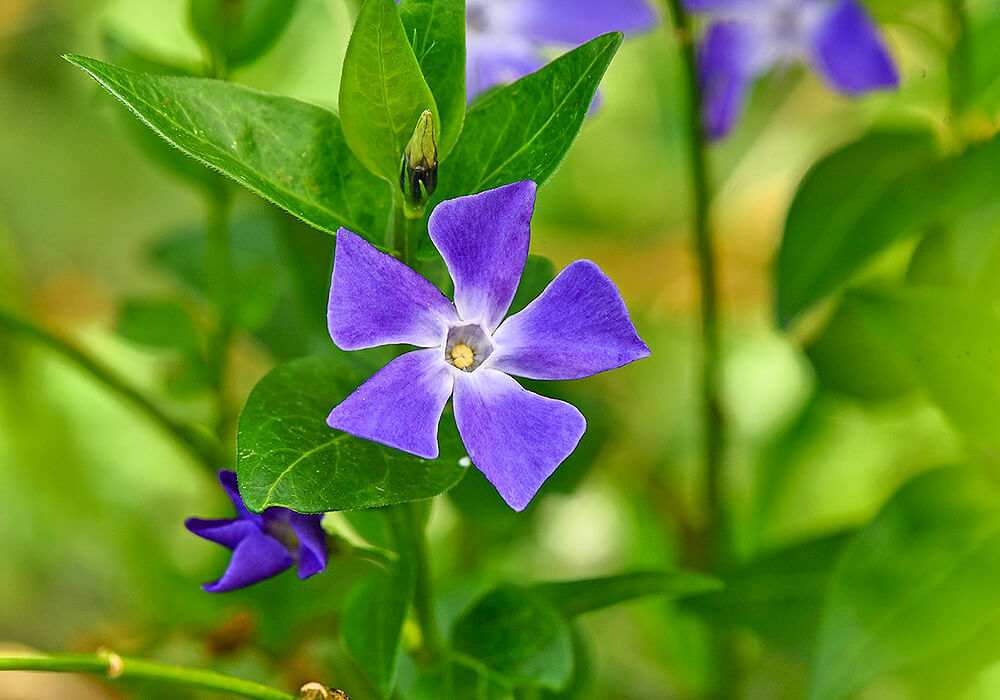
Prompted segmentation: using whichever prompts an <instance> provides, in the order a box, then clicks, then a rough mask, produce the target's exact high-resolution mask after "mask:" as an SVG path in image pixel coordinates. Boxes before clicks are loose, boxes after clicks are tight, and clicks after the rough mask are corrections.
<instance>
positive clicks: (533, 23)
mask: <svg viewBox="0 0 1000 700" xmlns="http://www.w3.org/2000/svg"><path fill="white" fill-rule="evenodd" d="M511 13H512V14H514V15H515V17H516V18H517V24H518V25H519V27H518V28H519V29H520V33H522V34H523V35H525V36H527V37H528V38H530V39H532V40H534V41H537V42H540V43H554V44H573V45H576V44H583V43H585V42H587V41H590V40H591V39H593V38H595V37H597V36H600V35H601V34H606V33H608V32H625V33H632V32H639V31H642V30H645V29H650V28H651V27H652V26H653V25H655V24H656V13H655V12H653V8H652V7H650V6H649V3H648V2H646V0H587V2H580V0H516V2H515V3H514V6H513V7H512V8H511Z"/></svg>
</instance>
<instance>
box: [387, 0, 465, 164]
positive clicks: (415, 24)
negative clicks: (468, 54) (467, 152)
mask: <svg viewBox="0 0 1000 700" xmlns="http://www.w3.org/2000/svg"><path fill="white" fill-rule="evenodd" d="M399 16H400V19H401V20H402V21H403V27H404V28H405V29H406V36H407V37H408V38H409V40H410V43H411V45H412V46H413V53H414V54H415V55H416V57H417V62H418V63H419V64H420V69H421V71H422V72H423V74H424V78H425V79H426V80H427V85H428V87H429V88H430V90H431V92H432V93H433V94H434V101H435V102H436V103H437V108H438V113H439V114H438V116H439V117H440V119H441V139H440V141H439V143H438V153H439V155H438V160H439V161H443V160H444V159H445V158H447V157H448V154H449V153H451V149H452V148H454V146H455V143H456V142H457V141H458V137H459V135H460V134H461V133H462V124H463V123H464V122H465V105H466V99H465V0H402V2H400V3H399Z"/></svg>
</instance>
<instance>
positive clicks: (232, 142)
mask: <svg viewBox="0 0 1000 700" xmlns="http://www.w3.org/2000/svg"><path fill="white" fill-rule="evenodd" d="M66 60H68V61H69V62H70V63H73V64H74V65H77V66H79V67H80V68H82V69H84V70H85V71H87V72H88V73H90V75H91V76H93V77H94V78H95V79H96V80H97V81H98V82H99V83H100V84H101V85H103V86H104V87H105V88H106V89H107V90H108V91H109V92H111V93H112V94H113V95H115V97H117V98H118V99H120V100H121V101H122V102H124V103H125V104H126V105H127V106H128V107H129V108H130V109H132V111H134V112H135V113H136V114H137V115H138V116H139V117H140V118H141V119H142V120H143V121H144V122H146V124H147V125H149V126H150V128H152V129H153V130H154V131H156V132H157V133H158V134H160V135H161V136H162V137H163V138H165V139H166V140H167V141H169V142H170V143H172V144H173V145H175V146H176V147H177V148H179V149H181V150H182V151H184V152H185V153H187V154H188V155H190V156H191V157H193V158H196V159H197V160H199V161H201V162H202V163H205V164H206V165H210V166H212V167H214V168H218V169H219V170H221V171H222V172H223V173H225V174H226V175H229V176H230V177H231V178H233V179H234V180H236V181H237V182H239V183H240V184H242V185H244V186H246V187H248V188H250V189H251V190H253V191H254V192H256V193H257V194H259V195H261V196H262V197H264V198H266V199H269V200H270V201H272V202H274V203H275V204H277V205H278V206H280V207H282V208H284V209H286V210H288V211H289V212H291V213H292V214H294V215H295V216H297V217H299V218H300V219H302V220H303V221H305V222H306V223H309V224H311V225H313V226H315V227H316V228H319V229H321V230H324V231H327V232H329V233H335V232H336V230H337V229H338V228H339V227H341V226H344V227H346V228H349V229H351V230H352V231H354V232H356V233H358V234H360V235H364V236H367V237H368V238H369V240H381V238H382V237H383V234H384V231H385V229H386V227H387V226H388V221H389V210H390V207H391V199H390V196H389V195H390V192H389V189H388V188H387V187H386V186H385V184H384V183H383V182H381V181H379V180H378V179H377V178H374V177H373V176H372V175H371V174H370V173H369V172H368V171H367V170H366V169H365V168H364V166H363V165H362V164H361V163H360V162H359V161H358V160H357V159H356V158H355V157H354V155H353V154H352V153H351V151H350V149H349V148H348V147H347V144H346V143H345V141H344V136H343V133H342V132H341V130H340V120H339V119H338V118H337V115H335V114H333V113H332V112H328V111H327V110H325V109H322V108H320V107H316V106H313V105H310V104H307V103H305V102H300V101H298V100H293V99H291V98H288V97H278V96H275V95H268V94H265V93H262V92H258V91H256V90H251V89H250V88H246V87H242V86H240V85H234V84H232V83H223V82H219V81H216V80H205V79H201V78H182V77H172V76H155V75H147V74H142V73H133V72H132V71H128V70H124V69H121V68H117V67H115V66H112V65H109V64H107V63H102V62H101V61H97V60H95V59H92V58H86V57H83V56H71V55H68V56H66Z"/></svg>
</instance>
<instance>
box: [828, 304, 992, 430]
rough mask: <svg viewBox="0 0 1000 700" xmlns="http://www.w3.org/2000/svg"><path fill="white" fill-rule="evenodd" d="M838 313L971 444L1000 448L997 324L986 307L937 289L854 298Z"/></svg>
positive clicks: (989, 309) (987, 306) (988, 307)
mask: <svg viewBox="0 0 1000 700" xmlns="http://www.w3.org/2000/svg"><path fill="white" fill-rule="evenodd" d="M843 305H844V306H845V307H846V309H847V311H848V313H851V314H855V315H858V316H860V317H863V318H864V319H866V321H867V323H868V327H869V328H871V329H872V331H873V332H874V333H878V334H879V335H880V336H881V337H882V342H883V343H885V344H886V345H887V346H888V348H889V350H890V352H891V353H892V355H893V356H894V357H899V358H904V359H905V361H906V362H907V364H908V366H909V371H910V372H911V373H912V375H913V376H914V377H915V378H916V380H917V382H918V384H919V385H920V386H921V387H922V388H923V389H924V390H925V391H926V392H927V394H928V395H929V396H930V398H931V399H933V400H934V401H935V402H936V403H937V404H938V405H939V406H940V407H941V409H942V410H943V411H944V412H945V414H946V415H947V416H948V418H949V419H950V420H951V422H952V423H953V424H954V425H955V426H956V427H957V428H959V429H960V430H961V431H962V432H963V433H964V434H965V435H966V437H967V438H968V439H969V440H970V441H971V442H972V443H973V444H975V445H977V446H980V447H984V448H989V449H992V448H994V447H996V446H998V445H1000V433H998V431H997V425H1000V318H998V317H997V314H996V312H995V311H994V310H993V309H992V308H991V307H990V306H989V305H987V304H984V303H982V302H981V301H980V300H979V299H976V298H974V297H972V296H969V295H966V294H963V293H960V292H955V291H951V290H947V289H942V288H938V287H923V288H902V289H870V290H855V291H852V292H850V293H848V294H847V295H845V297H844V300H843ZM878 361H881V360H878Z"/></svg>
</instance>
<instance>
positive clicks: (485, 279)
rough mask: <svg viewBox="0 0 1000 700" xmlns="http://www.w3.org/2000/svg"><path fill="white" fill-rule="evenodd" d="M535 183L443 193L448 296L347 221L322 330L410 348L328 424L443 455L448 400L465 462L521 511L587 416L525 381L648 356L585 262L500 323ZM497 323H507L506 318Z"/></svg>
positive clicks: (570, 375) (438, 236) (367, 344)
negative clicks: (441, 432)
mask: <svg viewBox="0 0 1000 700" xmlns="http://www.w3.org/2000/svg"><path fill="white" fill-rule="evenodd" d="M534 203H535V183H533V182H531V181H524V182H519V183H515V184H513V185H507V186H506V187H500V188H498V189H495V190H490V191H488V192H483V193H482V194H477V195H472V196H470V197H462V198H459V199H453V200H450V201H446V202H442V203H441V204H439V205H438V207H437V208H436V209H435V210H434V212H433V213H432V214H431V217H430V221H429V223H428V229H429V230H430V237H431V241H432V242H433V243H434V245H435V246H436V247H437V249H438V251H439V252H440V253H441V256H442V257H443V258H444V262H445V264H446V265H447V267H448V272H449V273H450V274H451V278H452V280H454V282H455V302H454V303H452V302H451V301H449V300H448V298H447V297H445V296H444V295H443V294H442V293H441V292H440V291H438V289H437V288H436V287H435V286H434V285H432V284H431V283H430V282H428V281H427V280H425V279H424V278H423V277H421V276H420V275H418V274H417V273H416V272H414V271H413V270H411V269H410V268H409V267H407V266H406V265H404V264H403V263H401V262H399V261H398V260H396V259H395V258H393V257H391V256H389V255H385V254H384V253H380V252H379V251H377V250H375V248H373V247H372V246H371V245H369V244H368V243H366V242H365V241H363V240H362V239H361V238H359V237H358V236H356V235H354V234H353V233H351V232H350V231H347V230H345V229H340V231H339V232H338V233H337V249H336V254H335V256H334V264H333V281H332V284H331V289H330V306H329V315H328V321H329V327H330V336H331V337H332V338H333V342H334V343H336V344H337V346H338V347H340V348H342V349H344V350H361V349H363V348H371V347H376V346H379V345H388V344H396V343H404V344H407V345H415V346H417V347H419V348H425V349H420V350H414V351H411V352H407V353H406V354H404V355H401V356H400V357H398V358H396V359H395V360H393V361H392V362H390V363H389V364H388V365H386V366H385V367H383V368H382V369H381V370H379V371H378V372H377V373H376V374H375V375H374V376H373V377H371V379H369V380H368V381H367V382H365V383H364V384H363V385H362V386H361V387H360V388H358V389H357V390H356V391H355V392H354V393H353V394H351V395H350V396H349V397H347V399H345V400H344V401H343V403H341V404H340V405H339V406H337V407H336V408H334V409H333V412H332V413H331V414H330V417H329V419H328V423H329V424H330V426H331V427H333V428H336V429H338V430H343V431H345V432H347V433H350V434H352V435H355V436H358V437H361V438H365V439H368V440H374V441H376V442H380V443H382V444H384V445H388V446H390V447H394V448H396V449H399V450H404V451H406V452H410V453H412V454H415V455H417V456H419V457H424V458H426V459H434V458H436V457H437V456H438V439H437V435H438V424H439V422H440V420H441V414H442V412H443V411H444V408H445V404H446V403H447V402H448V399H449V397H452V396H454V402H453V406H454V411H455V421H456V422H457V424H458V431H459V433H460V434H461V436H462V441H463V442H464V443H465V448H466V449H467V450H468V453H469V457H470V459H471V460H472V462H473V464H475V465H476V467H478V468H479V470H480V471H482V472H483V474H485V475H486V478H487V479H489V480H490V482H491V483H492V484H493V485H494V487H496V489H497V491H498V492H499V493H500V495H501V496H502V497H503V499H504V500H505V501H506V502H507V503H508V504H509V505H510V507H511V508H513V509H515V510H523V509H524V508H525V507H526V506H527V505H528V502H529V501H531V499H532V497H533V496H534V495H535V493H536V492H537V491H538V489H539V488H540V487H541V485H542V483H543V482H544V481H545V480H546V479H547V478H548V477H549V476H550V475H551V474H552V472H554V471H555V469H556V467H558V466H559V464H560V463H561V462H562V461H563V460H564V459H566V457H568V456H569V455H570V453H572V452H573V450H574V449H575V448H576V445H577V443H578V442H579V441H580V438H581V437H582V436H583V433H584V431H585V430H586V426H587V424H586V420H584V417H583V415H581V413H580V412H579V411H578V410H576V408H574V407H573V406H571V405H570V404H568V403H564V402H562V401H557V400H555V399H550V398H545V397H543V396H539V395H538V394H535V393H532V392H530V391H528V390H526V389H524V388H522V387H521V385H520V384H518V383H517V382H516V381H515V380H514V379H513V378H511V376H510V375H512V374H513V375H517V376H519V377H526V378H528V379H577V378H580V377H587V376H590V375H592V374H596V373H598V372H603V371H605V370H609V369H614V368H616V367H621V366H622V365H625V364H628V363H629V362H632V361H634V360H638V359H640V358H643V357H648V356H649V348H647V347H646V344H645V343H643V342H642V340H641V339H640V338H639V336H638V334H637V333H636V330H635V327H634V326H633V325H632V322H631V320H630V319H629V315H628V309H626V308H625V302H623V301H622V298H621V295H620V294H619V292H618V288H617V287H615V285H614V283H613V282H612V281H611V280H610V279H608V277H607V276H606V275H605V274H604V273H603V272H601V269H600V268H599V267H598V266H597V265H595V264H594V263H592V262H590V261H588V260H578V261H576V262H574V263H573V264H571V265H569V266H568V267H567V268H566V269H564V270H563V271H562V272H561V273H559V275H558V276H557V277H556V278H555V279H554V280H553V281H552V283H551V284H549V286H548V287H546V289H545V290H544V291H543V292H542V294H541V295H540V296H539V297H538V298H537V299H535V300H534V301H533V302H531V303H530V304H529V305H528V306H527V307H525V308H524V309H523V310H522V311H520V312H519V313H516V314H514V315H513V316H511V317H510V318H508V319H507V320H506V321H504V320H503V319H504V316H505V315H506V313H507V310H508V309H509V308H510V304H511V301H512V300H513V298H514V292H515V291H516V290H517V286H518V283H519V281H520V279H521V273H522V271H523V269H524V263H525V260H526V259H527V256H528V241H529V238H530V235H531V230H530V225H531V215H532V212H533V210H534ZM501 321H503V323H501Z"/></svg>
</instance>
